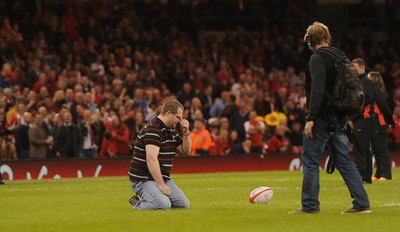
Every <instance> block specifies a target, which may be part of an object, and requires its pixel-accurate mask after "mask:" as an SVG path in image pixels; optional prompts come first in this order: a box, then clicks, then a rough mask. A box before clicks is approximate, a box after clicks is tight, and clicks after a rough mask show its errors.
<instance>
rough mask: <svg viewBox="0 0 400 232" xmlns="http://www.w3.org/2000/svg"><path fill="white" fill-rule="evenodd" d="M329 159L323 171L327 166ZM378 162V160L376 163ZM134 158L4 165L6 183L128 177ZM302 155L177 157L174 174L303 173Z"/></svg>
mask: <svg viewBox="0 0 400 232" xmlns="http://www.w3.org/2000/svg"><path fill="white" fill-rule="evenodd" d="M327 158H328V157H327V156H326V155H325V156H324V157H323V159H322V161H321V169H324V168H325V167H326V164H327ZM391 160H392V167H398V166H399V165H400V153H399V152H397V153H391ZM374 162H375V160H374ZM129 166H130V158H129V157H126V158H117V159H51V160H17V161H0V171H1V172H2V173H3V176H4V179H5V180H32V179H38V180H41V179H60V178H87V177H100V176H126V177H127V178H128V176H127V173H128V169H129ZM300 169H301V159H300V156H298V155H282V154H268V155H265V156H235V157H221V156H220V157H176V159H175V163H174V167H173V169H172V170H173V171H172V173H175V174H182V173H187V174H189V173H210V172H247V171H272V170H290V171H295V170H300Z"/></svg>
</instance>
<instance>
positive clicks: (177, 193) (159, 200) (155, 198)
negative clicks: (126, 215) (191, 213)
mask: <svg viewBox="0 0 400 232" xmlns="http://www.w3.org/2000/svg"><path fill="white" fill-rule="evenodd" d="M165 184H166V185H167V186H168V187H169V188H170V189H171V195H170V196H166V195H164V194H163V193H162V192H161V190H160V189H159V188H158V185H157V183H156V182H155V181H146V182H144V183H142V182H139V183H133V182H131V186H132V189H133V191H134V192H135V193H136V194H137V195H138V196H139V197H140V198H141V201H140V202H139V203H138V204H136V205H134V207H133V208H134V209H137V210H141V209H170V208H189V206H190V203H189V200H188V199H187V197H186V196H185V194H184V193H183V192H182V191H181V190H180V189H179V187H178V186H176V184H175V183H174V181H173V180H172V179H170V180H168V181H167V182H166V183H165Z"/></svg>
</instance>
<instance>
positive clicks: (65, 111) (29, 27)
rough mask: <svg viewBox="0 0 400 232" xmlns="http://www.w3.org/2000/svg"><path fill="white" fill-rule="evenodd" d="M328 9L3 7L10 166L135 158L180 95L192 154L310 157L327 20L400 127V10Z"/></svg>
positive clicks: (0, 44) (201, 3) (252, 0)
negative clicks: (310, 101)
mask: <svg viewBox="0 0 400 232" xmlns="http://www.w3.org/2000/svg"><path fill="white" fill-rule="evenodd" d="M319 2H321V1H300V0H290V1H284V3H282V1H276V0H264V1H262V0H232V1H230V0H213V1H211V0H194V1H185V0H147V1H139V0H124V1H123V0H113V1H105V0H68V1H67V0H57V1H50V0H36V1H34V0H25V1H24V0H2V1H0V65H1V66H0V67H1V73H0V159H5V160H7V159H35V158H68V157H82V158H96V157H119V156H130V154H131V150H132V149H133V146H134V142H135V139H136V135H137V133H138V132H139V131H140V129H141V128H143V126H144V125H145V123H146V122H147V121H149V120H151V119H153V118H154V117H156V116H157V115H158V113H159V112H160V106H161V104H162V102H163V100H165V99H167V98H171V97H172V98H177V99H178V100H179V101H180V102H181V103H182V104H183V105H184V106H185V108H186V109H185V112H184V114H185V115H184V117H185V118H187V119H188V120H189V121H190V123H191V127H192V128H191V131H192V132H191V136H192V140H193V150H192V155H245V154H251V153H254V154H261V153H263V154H265V153H268V152H280V153H284V154H300V153H301V144H302V134H301V131H302V129H303V124H304V116H305V77H306V74H307V63H308V59H309V56H310V55H311V54H310V51H308V49H307V48H306V46H305V45H304V43H303V35H304V33H305V29H306V27H307V25H308V24H309V23H310V22H312V21H314V19H315V18H319V19H320V21H323V22H324V23H326V24H327V25H329V26H330V29H331V32H332V34H333V39H334V46H336V47H339V48H341V49H343V50H344V51H345V52H346V54H347V56H348V57H349V58H350V59H353V58H356V57H361V58H363V59H364V60H365V61H366V62H367V65H368V69H369V70H376V71H379V72H380V73H381V74H382V76H383V78H384V80H385V85H386V88H387V91H388V95H389V96H388V102H389V105H390V106H391V108H392V109H393V110H394V117H395V119H396V120H397V122H399V117H400V57H399V51H400V9H399V8H400V3H399V2H398V1H390V0H385V1H377V3H376V2H374V1H372V0H363V1H353V2H355V3H354V4H341V3H340V2H341V1H327V2H338V3H336V4H333V5H332V4H328V5H324V4H321V3H319ZM322 2H323V1H322ZM332 6H334V7H332ZM330 15H331V16H332V17H329V16H330ZM338 15H339V16H342V15H343V16H344V17H338ZM338 18H340V20H339V19H338ZM390 135H391V136H390V141H389V144H390V148H391V149H399V144H400V123H397V126H396V127H395V128H391V129H390Z"/></svg>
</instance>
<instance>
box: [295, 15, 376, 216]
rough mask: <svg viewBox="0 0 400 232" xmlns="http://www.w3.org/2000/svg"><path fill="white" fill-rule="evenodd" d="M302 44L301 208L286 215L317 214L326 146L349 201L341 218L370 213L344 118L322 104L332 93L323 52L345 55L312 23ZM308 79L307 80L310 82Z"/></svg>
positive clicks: (328, 59) (331, 72)
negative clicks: (305, 70)
mask: <svg viewBox="0 0 400 232" xmlns="http://www.w3.org/2000/svg"><path fill="white" fill-rule="evenodd" d="M304 42H306V43H307V45H308V47H309V48H310V49H311V50H312V51H313V53H314V54H313V55H312V56H311V57H310V62H309V68H310V77H308V80H307V88H306V94H307V109H308V114H307V117H306V119H307V123H306V125H305V128H304V133H305V136H304V140H303V152H302V163H303V175H304V176H303V187H302V195H301V203H302V207H301V208H300V209H298V210H295V211H292V212H289V214H310V213H318V212H319V211H320V202H319V200H318V195H319V190H320V189H319V188H320V187H319V168H320V162H321V158H322V156H323V154H324V151H325V148H326V146H328V149H329V151H330V153H331V158H332V159H333V162H334V164H335V166H336V168H337V169H338V170H339V172H340V174H341V175H342V177H343V179H344V181H345V182H346V185H347V187H348V189H349V191H350V194H351V196H352V198H354V200H353V204H352V207H351V208H350V209H348V210H346V211H344V212H342V214H350V213H363V214H368V213H371V209H370V204H369V199H368V196H367V193H366V191H365V189H364V186H363V182H362V179H361V177H360V175H359V174H358V171H357V169H356V168H355V167H354V165H353V162H352V160H351V159H350V157H349V155H348V148H347V142H348V138H347V136H346V133H345V130H344V128H345V126H346V125H347V120H348V117H347V116H345V115H343V114H341V112H338V111H334V110H330V109H329V108H328V107H327V106H326V104H324V101H326V98H325V96H324V92H325V90H326V91H330V92H331V91H332V89H333V87H334V83H335V78H336V70H335V66H334V59H333V57H332V56H331V55H330V54H329V53H327V52H326V51H324V50H329V51H328V52H330V53H334V54H336V56H339V57H342V58H343V59H346V60H348V59H347V58H346V56H345V54H344V53H343V52H342V51H341V50H339V49H337V48H334V47H330V46H329V45H330V43H331V34H330V32H329V30H328V27H327V26H325V25H324V24H322V23H319V22H314V23H313V24H312V25H310V26H309V27H308V29H307V33H306V34H305V36H304ZM310 78H311V79H310Z"/></svg>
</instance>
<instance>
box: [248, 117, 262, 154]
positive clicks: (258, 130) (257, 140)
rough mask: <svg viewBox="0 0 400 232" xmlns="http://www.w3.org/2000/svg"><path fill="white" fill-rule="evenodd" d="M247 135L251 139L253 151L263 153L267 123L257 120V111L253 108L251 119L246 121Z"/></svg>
mask: <svg viewBox="0 0 400 232" xmlns="http://www.w3.org/2000/svg"><path fill="white" fill-rule="evenodd" d="M244 129H245V131H246V137H248V138H250V140H251V153H260V154H261V153H262V148H263V144H264V140H263V136H264V131H265V124H264V122H262V121H257V112H256V111H255V110H251V111H250V113H249V120H248V121H246V122H245V123H244Z"/></svg>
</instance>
